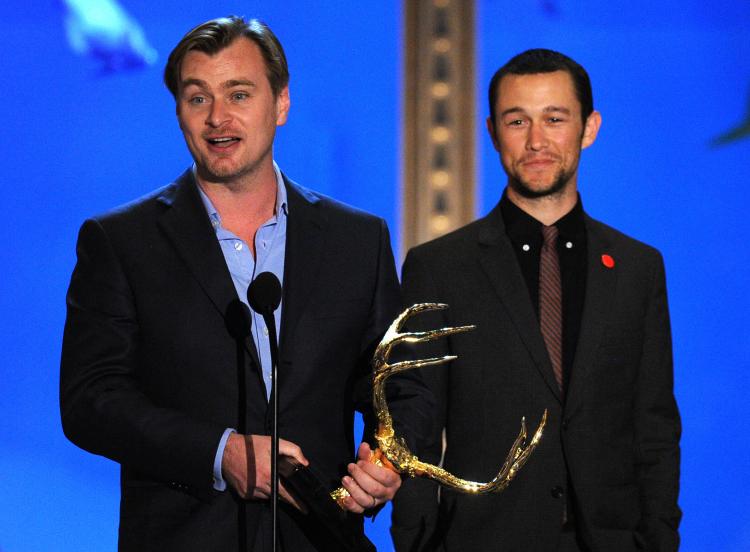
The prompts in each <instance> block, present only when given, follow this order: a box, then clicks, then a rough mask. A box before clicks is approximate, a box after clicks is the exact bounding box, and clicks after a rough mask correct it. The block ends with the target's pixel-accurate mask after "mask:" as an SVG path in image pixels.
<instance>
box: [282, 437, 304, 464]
mask: <svg viewBox="0 0 750 552" xmlns="http://www.w3.org/2000/svg"><path fill="white" fill-rule="evenodd" d="M279 454H283V455H284V456H290V457H292V458H294V459H295V460H296V461H297V462H299V463H300V464H302V465H303V466H308V465H309V464H310V462H309V461H308V460H307V458H305V455H304V454H302V449H301V448H299V446H297V445H295V444H294V443H292V442H291V441H287V440H286V439H279Z"/></svg>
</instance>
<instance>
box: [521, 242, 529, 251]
mask: <svg viewBox="0 0 750 552" xmlns="http://www.w3.org/2000/svg"><path fill="white" fill-rule="evenodd" d="M521 249H523V250H524V251H529V250H530V249H531V246H530V245H529V244H528V243H525V244H523V246H522V247H521Z"/></svg>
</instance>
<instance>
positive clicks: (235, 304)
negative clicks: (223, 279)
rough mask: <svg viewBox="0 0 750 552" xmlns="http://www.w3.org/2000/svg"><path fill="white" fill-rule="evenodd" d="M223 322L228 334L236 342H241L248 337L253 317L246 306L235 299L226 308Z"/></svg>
mask: <svg viewBox="0 0 750 552" xmlns="http://www.w3.org/2000/svg"><path fill="white" fill-rule="evenodd" d="M224 322H225V324H226V326H227V330H229V334H230V335H231V336H232V337H233V338H235V339H236V340H238V341H242V340H244V339H245V338H246V337H248V336H249V335H250V330H251V329H252V324H253V317H252V315H251V314H250V309H248V308H247V305H246V304H245V303H243V302H242V301H240V300H239V299H235V300H234V301H232V302H231V303H229V305H228V306H227V312H226V313H225V316H224Z"/></svg>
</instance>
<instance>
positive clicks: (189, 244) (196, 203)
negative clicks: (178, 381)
mask: <svg viewBox="0 0 750 552" xmlns="http://www.w3.org/2000/svg"><path fill="white" fill-rule="evenodd" d="M159 201H160V202H161V203H163V204H164V205H167V206H168V207H169V208H168V209H167V210H166V211H165V212H164V214H163V215H162V217H161V218H160V219H159V226H160V227H161V228H162V230H163V231H164V233H165V234H166V235H167V238H168V239H169V240H170V242H171V243H172V245H173V246H174V248H175V249H176V250H177V252H178V253H179V255H180V257H181V258H182V260H183V261H184V262H185V264H186V265H187V267H188V269H189V271H190V273H191V274H192V275H193V277H194V278H195V279H196V280H197V281H198V283H199V285H200V287H201V288H202V289H203V291H204V292H205V293H206V295H207V296H208V297H209V299H210V300H211V303H213V305H214V307H216V309H217V310H218V311H219V313H220V314H221V315H222V316H223V317H225V318H226V316H227V310H228V308H229V305H230V304H232V303H234V302H236V301H237V300H238V297H237V291H236V290H235V288H234V285H233V283H232V276H231V275H230V274H229V269H228V268H227V264H226V261H225V260H224V256H223V254H222V252H221V247H220V246H219V244H218V242H217V240H216V233H215V232H214V229H213V228H212V227H211V223H210V221H209V219H208V216H207V215H206V209H205V207H204V206H203V203H202V202H201V198H200V194H199V193H198V189H197V184H196V183H195V179H194V177H193V172H192V170H190V169H188V170H187V171H185V172H184V173H183V174H182V175H181V176H180V177H179V178H178V179H177V180H176V181H175V183H174V184H172V185H171V186H169V187H167V188H166V189H165V190H164V192H163V193H162V194H161V196H159ZM244 343H245V348H246V350H247V351H248V353H249V354H250V355H251V357H252V359H253V360H254V361H255V366H256V367H257V366H260V362H259V360H258V352H257V351H256V350H255V344H254V343H253V341H252V339H251V338H250V337H247V338H245V340H244ZM258 374H259V376H260V377H261V378H262V375H261V374H260V371H258ZM261 383H262V379H261Z"/></svg>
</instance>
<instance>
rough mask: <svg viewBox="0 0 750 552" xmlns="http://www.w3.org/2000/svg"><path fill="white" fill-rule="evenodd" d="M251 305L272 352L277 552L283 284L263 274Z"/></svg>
mask: <svg viewBox="0 0 750 552" xmlns="http://www.w3.org/2000/svg"><path fill="white" fill-rule="evenodd" d="M247 302H248V304H249V305H250V307H251V308H252V309H253V310H254V311H255V312H257V313H258V314H260V315H261V316H262V317H263V321H264V322H265V324H266V328H267V329H268V341H269V346H270V349H271V519H272V525H273V552H276V550H277V546H278V535H279V518H278V511H277V510H278V504H279V392H278V389H279V381H278V365H279V345H278V343H277V339H276V319H275V317H274V315H273V313H274V311H275V310H276V309H277V308H278V306H279V303H281V282H279V279H278V278H277V277H276V275H275V274H273V273H272V272H261V273H260V274H258V275H257V276H256V277H255V280H253V281H252V282H250V285H249V286H248V288H247Z"/></svg>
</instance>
